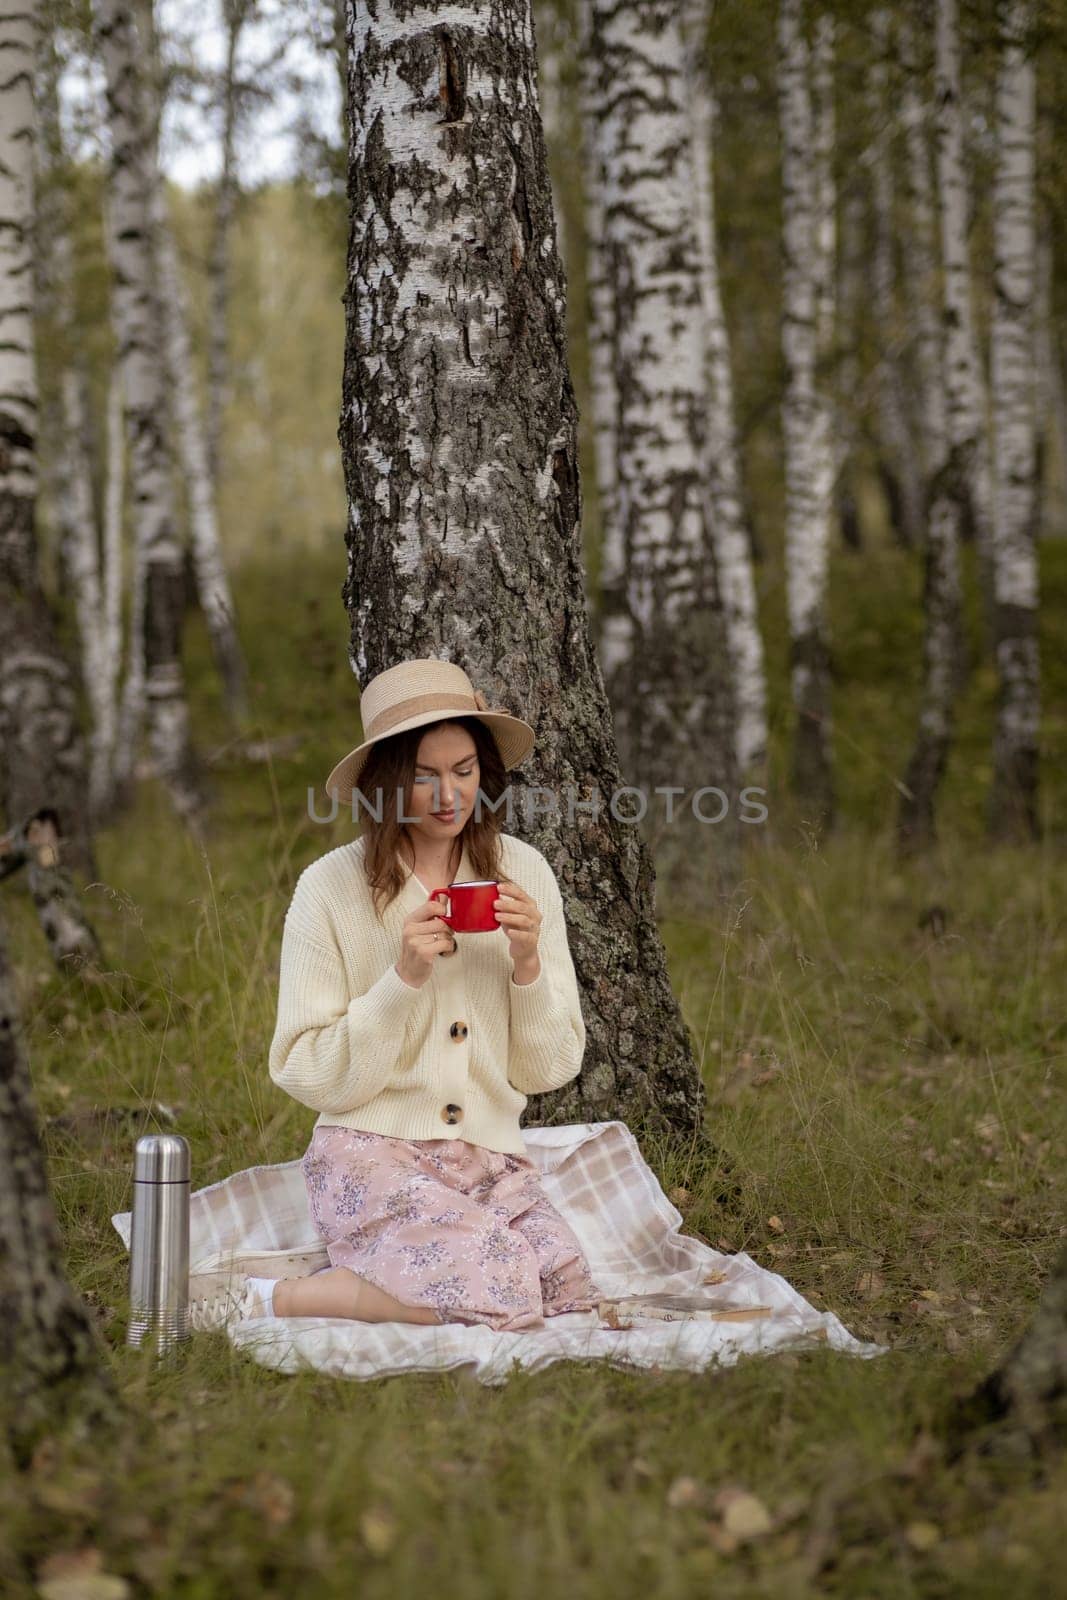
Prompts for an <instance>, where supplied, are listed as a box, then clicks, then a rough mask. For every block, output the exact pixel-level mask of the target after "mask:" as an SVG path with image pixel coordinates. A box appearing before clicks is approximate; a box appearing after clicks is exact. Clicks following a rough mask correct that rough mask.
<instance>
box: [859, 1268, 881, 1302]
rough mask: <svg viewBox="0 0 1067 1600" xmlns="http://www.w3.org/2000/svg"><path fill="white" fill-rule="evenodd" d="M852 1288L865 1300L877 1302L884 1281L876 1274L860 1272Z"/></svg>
mask: <svg viewBox="0 0 1067 1600" xmlns="http://www.w3.org/2000/svg"><path fill="white" fill-rule="evenodd" d="M853 1287H854V1288H855V1291H856V1293H857V1294H859V1295H862V1296H863V1298H864V1299H865V1300H877V1298H878V1296H879V1295H880V1294H881V1293H882V1291H883V1289H884V1288H885V1279H884V1278H882V1277H879V1275H878V1273H877V1272H861V1273H860V1275H859V1277H858V1278H857V1279H856V1282H855V1284H854V1285H853Z"/></svg>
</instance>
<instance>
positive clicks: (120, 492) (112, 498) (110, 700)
mask: <svg viewBox="0 0 1067 1600" xmlns="http://www.w3.org/2000/svg"><path fill="white" fill-rule="evenodd" d="M123 413H124V406H123V400H122V373H121V370H120V368H119V367H118V365H117V364H115V365H113V366H112V368H111V373H110V381H109V383H108V392H107V421H106V430H107V432H106V439H107V444H106V456H105V476H104V536H103V549H102V560H103V574H104V576H103V591H104V644H103V651H102V654H103V669H102V670H103V672H104V676H105V681H106V685H107V689H106V696H105V699H106V704H107V707H108V716H109V717H110V718H111V722H112V727H111V729H110V740H109V749H110V752H111V755H110V761H109V765H110V767H111V775H112V782H113V781H114V751H115V746H116V744H117V741H118V703H119V702H118V695H119V680H120V676H121V671H122V593H123V589H124V587H125V582H124V579H125V573H124V556H123V552H124V548H125V541H124V538H123V507H124V504H125V488H126V450H125V438H124V432H123ZM138 659H139V660H142V659H143V656H141V655H140V654H139V656H138Z"/></svg>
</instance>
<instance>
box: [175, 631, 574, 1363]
mask: <svg viewBox="0 0 1067 1600" xmlns="http://www.w3.org/2000/svg"><path fill="white" fill-rule="evenodd" d="M360 709H361V714H362V718H363V726H364V731H365V732H366V734H367V735H368V737H367V738H366V740H365V741H364V743H363V744H361V745H360V746H359V747H358V748H357V749H356V750H353V751H352V752H351V753H350V754H349V755H347V756H346V757H345V758H344V760H343V761H341V762H340V763H339V764H338V765H337V766H336V767H335V768H334V770H333V772H332V773H331V774H330V777H329V779H328V780H327V784H326V788H327V792H328V793H330V794H332V795H334V796H335V797H336V798H337V799H338V800H341V801H350V800H351V799H352V794H353V789H354V788H355V786H356V784H357V782H358V784H359V788H358V790H357V793H358V794H359V796H360V797H361V798H360V801H359V806H360V809H361V810H362V809H363V808H366V810H367V812H368V816H367V820H366V823H365V825H364V831H363V833H362V834H361V836H360V837H359V838H358V839H356V840H355V841H354V842H353V843H350V844H345V845H341V846H340V847H339V848H338V849H335V850H331V851H330V852H328V854H326V855H324V856H321V857H320V858H319V859H318V860H317V861H315V862H313V863H312V864H311V866H309V867H307V868H306V869H305V871H304V872H303V873H301V875H300V878H299V879H298V881H297V884H296V889H295V891H294V894H293V898H292V901H291V903H290V906H289V909H288V911H287V913H286V918H285V930H284V935H283V940H282V955H281V968H280V975H279V993H278V1019H277V1027H276V1030H275V1034H274V1039H273V1042H272V1044H271V1049H270V1061H269V1069H270V1075H271V1078H272V1079H273V1081H274V1082H275V1083H276V1084H277V1085H278V1086H279V1087H280V1088H282V1089H284V1090H286V1091H287V1092H288V1093H289V1094H291V1095H292V1096H293V1097H294V1098H295V1099H297V1100H299V1101H300V1102H301V1103H302V1104H303V1105H306V1106H310V1107H311V1109H312V1110H314V1111H317V1112H318V1119H317V1121H316V1123H315V1127H314V1130H313V1132H312V1136H311V1142H310V1144H309V1146H308V1148H307V1152H306V1154H305V1155H304V1158H303V1172H304V1177H305V1181H306V1184H307V1193H308V1203H309V1207H310V1210H311V1216H312V1218H313V1220H314V1223H315V1226H316V1228H317V1229H318V1231H319V1233H320V1234H321V1235H322V1237H323V1239H324V1241H325V1245H326V1251H327V1254H328V1256H329V1260H330V1266H329V1267H328V1268H324V1269H322V1270H321V1271H320V1272H318V1273H315V1274H312V1275H311V1276H309V1277H303V1278H283V1279H280V1280H277V1281H274V1280H271V1279H265V1278H258V1277H248V1278H238V1279H234V1278H232V1277H231V1276H230V1275H228V1274H226V1273H214V1274H206V1275H204V1277H202V1278H200V1279H195V1278H194V1279H193V1280H192V1282H191V1284H190V1322H191V1324H192V1325H193V1326H194V1327H220V1326H224V1325H225V1324H227V1323H228V1322H229V1321H230V1320H231V1319H234V1318H237V1319H240V1318H245V1317H257V1316H258V1317H264V1316H271V1315H276V1316H281V1317H350V1318H354V1319H356V1320H358V1321H364V1322H383V1321H402V1322H418V1323H442V1322H461V1323H486V1324H488V1325H489V1326H491V1327H493V1328H496V1329H502V1330H507V1331H514V1330H518V1329H530V1328H543V1327H544V1325H545V1324H544V1318H545V1317H549V1316H556V1315H558V1314H560V1313H561V1312H568V1311H589V1310H595V1309H596V1306H597V1302H598V1300H599V1299H600V1292H599V1290H598V1289H597V1287H596V1285H595V1284H594V1283H593V1282H592V1279H591V1278H590V1274H589V1267H588V1263H587V1262H586V1259H585V1257H584V1255H583V1253H582V1248H581V1245H580V1244H579V1242H578V1239H577V1237H576V1236H575V1234H574V1232H573V1231H572V1229H571V1228H570V1226H569V1224H568V1223H567V1222H566V1221H565V1220H564V1218H563V1217H562V1216H561V1215H560V1214H559V1212H558V1211H557V1210H556V1209H555V1208H554V1207H553V1206H552V1204H551V1203H550V1202H549V1200H548V1198H547V1196H546V1195H545V1193H544V1192H543V1189H542V1185H541V1178H540V1174H539V1172H538V1170H537V1168H536V1167H535V1166H534V1164H533V1162H532V1161H531V1160H530V1159H529V1157H528V1156H527V1155H526V1151H525V1145H524V1144H523V1139H522V1134H521V1132H520V1129H519V1116H520V1114H521V1112H522V1110H523V1108H524V1107H525V1105H526V1102H527V1096H528V1095H530V1094H543V1093H545V1092H546V1091H548V1090H552V1089H558V1088H561V1087H562V1085H563V1084H565V1083H569V1082H570V1081H571V1080H572V1079H573V1078H575V1077H577V1075H578V1072H579V1069H580V1067H581V1064H582V1055H583V1052H584V1049H585V1024H584V1022H583V1020H582V1012H581V1005H580V1002H579V995H578V984H577V980H576V978H575V973H574V966H573V962H572V960H571V955H570V950H569V947H568V943H567V929H566V923H565V919H564V914H563V901H562V896H561V894H560V890H559V885H558V884H557V882H556V878H555V875H554V873H553V871H552V868H551V867H550V866H549V864H548V862H547V861H546V860H545V858H544V856H543V855H541V853H540V852H539V851H538V850H536V849H534V848H533V846H532V845H529V844H527V843H525V842H524V841H523V840H520V839H518V838H516V837H514V836H513V835H511V834H507V833H503V832H502V831H501V829H500V819H499V814H498V809H497V807H498V804H499V803H501V797H502V796H505V791H506V788H507V777H506V774H507V772H508V770H509V769H510V768H512V767H514V766H517V765H518V764H519V763H520V762H521V761H523V760H524V759H525V758H526V756H527V755H528V754H529V752H530V750H531V748H532V745H533V740H534V733H533V729H532V728H530V727H529V725H528V724H527V723H525V722H523V721H521V720H520V719H519V718H517V717H513V716H511V715H510V714H509V713H507V712H505V711H503V710H500V709H496V710H490V709H489V707H488V706H487V704H486V701H485V699H484V697H483V696H482V695H481V694H479V693H476V692H475V691H474V689H473V688H472V685H471V682H470V679H469V678H468V677H467V674H466V673H465V672H464V671H463V670H462V669H461V668H460V667H458V666H456V665H454V664H452V663H450V662H447V661H438V660H433V659H422V660H413V661H408V662H404V663H402V664H401V665H399V666H396V667H392V668H390V669H389V671H387V672H383V673H381V674H379V676H378V677H376V678H375V679H373V681H372V682H371V683H369V684H368V685H367V688H366V689H365V690H364V692H363V694H362V697H361V703H360ZM383 797H384V800H383ZM401 806H402V809H401ZM509 810H510V808H509ZM446 813H447V814H446ZM353 814H354V815H355V808H353ZM480 880H495V881H497V882H498V884H499V891H500V892H499V898H498V899H496V901H495V910H496V916H497V922H498V927H497V929H496V931H495V932H480V933H461V934H459V935H458V936H457V935H456V934H454V933H453V932H452V930H451V928H450V927H449V925H448V923H447V922H445V921H444V920H443V918H442V917H441V915H440V912H441V911H442V910H444V909H445V907H444V906H443V905H442V904H441V903H440V902H439V901H438V900H437V899H435V898H434V894H433V891H434V890H435V888H436V887H437V886H438V885H448V884H450V883H452V882H453V881H457V882H469V881H480Z"/></svg>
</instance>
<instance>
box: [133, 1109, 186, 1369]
mask: <svg viewBox="0 0 1067 1600" xmlns="http://www.w3.org/2000/svg"><path fill="white" fill-rule="evenodd" d="M149 1336H154V1337H155V1340H156V1351H157V1354H160V1355H162V1354H164V1353H166V1352H168V1351H171V1350H173V1349H174V1347H175V1346H176V1345H177V1344H178V1343H179V1342H180V1341H181V1340H183V1339H187V1338H188V1337H189V1146H188V1144H187V1143H186V1141H185V1140H184V1139H183V1138H182V1136H181V1134H179V1133H148V1134H145V1135H144V1136H143V1137H142V1138H140V1139H138V1141H137V1145H136V1148H135V1150H134V1157H133V1220H132V1223H131V1226H130V1321H129V1326H128V1328H127V1330H126V1343H127V1344H128V1345H137V1346H140V1345H141V1343H142V1342H143V1341H144V1340H145V1339H146V1338H147V1337H149Z"/></svg>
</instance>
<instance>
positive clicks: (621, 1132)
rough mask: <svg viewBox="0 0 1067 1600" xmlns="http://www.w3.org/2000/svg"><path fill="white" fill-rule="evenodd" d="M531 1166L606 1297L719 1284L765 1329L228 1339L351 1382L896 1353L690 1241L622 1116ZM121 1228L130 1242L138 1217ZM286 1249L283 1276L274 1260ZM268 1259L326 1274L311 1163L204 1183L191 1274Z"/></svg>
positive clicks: (467, 1329) (733, 1325) (740, 1263)
mask: <svg viewBox="0 0 1067 1600" xmlns="http://www.w3.org/2000/svg"><path fill="white" fill-rule="evenodd" d="M522 1133H523V1140H524V1142H525V1144H526V1148H527V1153H528V1155H529V1157H530V1160H531V1161H533V1163H534V1164H535V1166H537V1167H538V1168H539V1169H540V1173H541V1179H542V1183H543V1185H544V1190H545V1193H546V1195H547V1196H548V1198H549V1199H550V1200H551V1201H552V1203H553V1205H555V1206H556V1207H557V1208H558V1209H559V1210H560V1211H561V1212H562V1213H563V1215H564V1216H565V1217H566V1219H567V1221H568V1222H569V1223H570V1225H571V1227H572V1228H573V1229H574V1231H575V1233H576V1234H577V1235H578V1238H579V1240H580V1241H581V1244H582V1247H583V1249H584V1250H585V1252H586V1256H587V1259H588V1261H589V1266H590V1270H591V1272H592V1274H593V1278H594V1281H595V1282H596V1283H597V1284H598V1285H599V1287H600V1288H601V1289H603V1291H604V1293H605V1295H606V1296H611V1295H621V1294H627V1295H630V1294H651V1293H654V1292H659V1291H669V1292H670V1293H672V1294H684V1293H687V1292H689V1293H692V1292H693V1291H695V1290H699V1289H700V1287H701V1285H702V1284H703V1282H704V1280H705V1278H707V1277H708V1276H709V1275H711V1274H720V1273H721V1274H722V1275H723V1277H722V1280H721V1281H719V1282H717V1284H716V1288H715V1291H714V1292H715V1297H716V1300H721V1301H722V1303H724V1304H728V1305H730V1306H737V1307H742V1306H756V1305H763V1306H766V1305H769V1306H771V1307H772V1311H771V1314H770V1315H769V1316H766V1317H763V1318H760V1319H759V1320H755V1321H752V1322H652V1321H647V1322H646V1321H641V1322H635V1323H634V1324H633V1325H632V1326H631V1327H629V1328H623V1329H618V1330H616V1329H612V1328H609V1327H607V1326H605V1325H603V1324H602V1322H601V1319H600V1317H599V1315H598V1313H597V1312H596V1311H579V1312H565V1313H563V1314H562V1315H561V1316H557V1317H551V1318H548V1319H546V1326H545V1328H544V1329H543V1330H542V1329H530V1330H523V1331H520V1332H517V1333H498V1332H497V1331H495V1330H494V1329H492V1328H490V1327H488V1326H487V1325H485V1324H467V1323H458V1322H452V1323H441V1324H429V1323H428V1324H418V1323H403V1322H377V1323H374V1322H355V1321H352V1320H351V1319H347V1318H342V1317H275V1318H271V1317H257V1318H255V1319H254V1320H251V1321H247V1322H240V1323H237V1324H236V1325H235V1326H233V1327H231V1328H230V1329H229V1330H228V1334H229V1339H230V1342H231V1343H232V1344H233V1345H234V1346H235V1347H236V1348H237V1349H239V1350H244V1351H246V1352H247V1353H248V1354H249V1355H250V1356H252V1357H253V1359H254V1360H256V1361H257V1362H259V1363H260V1364H261V1365H262V1366H265V1367H273V1368H275V1369H276V1370H278V1371H280V1372H296V1371H299V1370H301V1369H302V1368H314V1369H315V1370H317V1371H319V1372H326V1373H330V1374H332V1375H333V1376H335V1377H339V1378H360V1379H363V1378H375V1377H384V1376H389V1375H392V1374H393V1373H398V1372H408V1371H420V1372H425V1371H439V1370H444V1369H450V1368H456V1367H465V1368H469V1369H470V1370H471V1372H472V1374H473V1376H475V1377H476V1378H478V1379H479V1380H480V1381H481V1382H482V1383H486V1384H501V1383H504V1382H505V1381H506V1379H507V1378H508V1377H509V1376H510V1374H511V1371H512V1369H513V1365H514V1364H515V1363H518V1364H519V1365H520V1366H523V1367H529V1368H539V1367H546V1366H548V1365H550V1363H552V1362H553V1361H561V1360H573V1361H588V1360H602V1361H607V1362H609V1363H610V1364H611V1365H612V1366H616V1367H627V1368H629V1367H646V1368H652V1369H655V1370H656V1371H663V1370H666V1369H668V1368H691V1369H692V1370H694V1371H701V1370H703V1369H704V1368H706V1367H709V1366H714V1365H716V1364H719V1365H724V1366H730V1365H733V1363H734V1362H735V1361H736V1360H737V1359H738V1357H739V1356H742V1355H755V1354H770V1353H772V1352H774V1351H777V1350H784V1349H804V1348H807V1349H814V1348H825V1347H829V1348H830V1349H833V1350H840V1351H843V1352H845V1353H847V1354H849V1355H857V1356H863V1357H872V1356H876V1355H881V1354H884V1353H885V1352H886V1350H887V1349H888V1346H885V1345H879V1344H865V1343H863V1342H861V1341H860V1340H858V1339H856V1338H854V1337H853V1336H852V1334H850V1333H849V1332H848V1330H847V1329H846V1328H845V1327H844V1326H843V1324H842V1323H841V1322H839V1321H838V1319H837V1317H835V1316H834V1315H833V1314H832V1313H831V1312H829V1311H821V1312H820V1311H816V1309H815V1307H814V1306H812V1305H810V1304H809V1302H808V1301H807V1300H805V1299H804V1298H803V1296H802V1295H800V1294H798V1293H797V1291H796V1290H795V1289H794V1288H792V1287H791V1285H790V1284H789V1283H787V1282H786V1280H785V1279H784V1278H783V1277H781V1276H780V1275H779V1274H778V1273H776V1272H769V1271H767V1270H766V1269H765V1268H763V1267H761V1266H759V1265H758V1264H757V1263H756V1262H755V1261H753V1260H752V1257H751V1256H748V1255H746V1254H744V1252H739V1253H738V1254H736V1255H724V1254H723V1253H721V1252H720V1251H718V1250H714V1249H712V1247H711V1246H710V1245H708V1244H705V1243H704V1242H703V1241H702V1240H700V1239H695V1238H691V1237H689V1236H688V1235H686V1234H682V1233H680V1232H679V1229H680V1227H681V1224H682V1216H681V1213H680V1212H679V1211H677V1210H676V1209H675V1207H674V1206H673V1205H672V1204H671V1202H670V1201H669V1200H668V1199H667V1197H666V1195H665V1194H664V1192H663V1190H662V1188H661V1187H660V1185H659V1183H658V1182H657V1181H656V1177H655V1175H654V1173H653V1172H652V1170H651V1168H650V1167H649V1166H648V1164H647V1163H646V1162H645V1160H644V1157H643V1156H642V1155H641V1152H640V1149H639V1147H638V1144H637V1141H636V1139H635V1138H634V1137H633V1135H632V1133H631V1132H630V1130H629V1129H628V1128H627V1126H626V1124H625V1123H623V1122H585V1123H575V1124H573V1125H569V1126H566V1127H555V1128H524V1129H523V1130H522ZM111 1220H112V1223H113V1224H114V1226H115V1228H116V1229H117V1230H118V1232H119V1234H120V1235H121V1237H122V1240H123V1242H124V1244H125V1245H126V1248H127V1250H128V1249H129V1247H130V1227H131V1221H132V1213H131V1212H129V1211H124V1212H120V1213H119V1214H117V1215H116V1216H113V1217H112V1219H111ZM264 1254H266V1255H268V1256H272V1255H276V1257H277V1261H276V1270H275V1267H274V1266H273V1265H272V1266H271V1268H270V1271H269V1272H268V1270H267V1268H265V1267H264V1266H263V1265H262V1257H263V1256H264ZM252 1255H254V1256H256V1257H257V1258H258V1259H259V1261H260V1263H261V1264H260V1265H259V1267H258V1269H257V1270H258V1272H259V1274H260V1275H261V1276H277V1277H279V1278H281V1277H299V1276H301V1275H303V1274H305V1273H311V1272H316V1271H318V1270H319V1269H320V1268H322V1267H326V1266H328V1265H329V1258H328V1256H327V1254H326V1248H325V1245H324V1244H323V1241H322V1239H321V1237H320V1235H319V1234H318V1232H317V1231H316V1228H315V1225H314V1223H313V1222H312V1220H311V1215H310V1212H309V1210H308V1203H307V1192H306V1189H305V1186H304V1178H303V1173H302V1171H301V1166H300V1158H299V1157H298V1158H297V1159H296V1160H294V1161H284V1162H282V1163H280V1164H279V1165H277V1166H263V1167H249V1168H247V1169H246V1170H245V1171H243V1172H235V1173H234V1174H233V1175H232V1176H231V1177H229V1178H224V1179H222V1180H221V1181H220V1182H219V1183H213V1184H210V1185H209V1186H208V1187H207V1188H206V1189H198V1190H197V1191H196V1192H195V1193H194V1194H193V1195H192V1197H191V1200H190V1227H189V1263H190V1270H191V1271H192V1272H203V1271H207V1270H209V1269H210V1268H212V1267H219V1266H225V1265H227V1264H229V1263H231V1262H232V1263H234V1264H237V1265H239V1264H240V1262H241V1260H242V1258H243V1257H245V1256H252Z"/></svg>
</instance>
